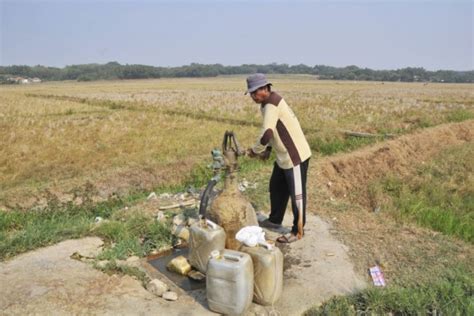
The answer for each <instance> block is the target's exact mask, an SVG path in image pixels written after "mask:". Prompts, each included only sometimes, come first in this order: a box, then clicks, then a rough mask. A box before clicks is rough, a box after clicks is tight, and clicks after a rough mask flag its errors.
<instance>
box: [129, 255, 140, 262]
mask: <svg viewBox="0 0 474 316" xmlns="http://www.w3.org/2000/svg"><path fill="white" fill-rule="evenodd" d="M137 261H140V258H139V257H137V256H131V257H128V258H127V262H129V263H132V262H137Z"/></svg>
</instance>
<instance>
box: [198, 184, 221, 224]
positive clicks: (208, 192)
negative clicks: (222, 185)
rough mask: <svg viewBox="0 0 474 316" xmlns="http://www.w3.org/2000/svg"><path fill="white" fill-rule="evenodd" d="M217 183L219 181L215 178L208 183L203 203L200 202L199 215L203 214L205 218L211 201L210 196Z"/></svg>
mask: <svg viewBox="0 0 474 316" xmlns="http://www.w3.org/2000/svg"><path fill="white" fill-rule="evenodd" d="M216 183H217V180H215V179H212V180H211V181H209V182H208V183H207V187H206V189H205V190H204V192H203V193H202V197H201V203H200V204H199V215H201V216H202V217H203V218H204V217H206V210H207V204H208V203H209V197H210V195H211V193H212V190H213V189H214V186H215V185H216Z"/></svg>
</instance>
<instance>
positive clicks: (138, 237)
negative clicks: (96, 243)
mask: <svg viewBox="0 0 474 316" xmlns="http://www.w3.org/2000/svg"><path fill="white" fill-rule="evenodd" d="M120 213H122V214H123V213H124V212H117V214H114V216H113V217H112V218H111V220H110V221H107V222H105V223H103V224H101V225H99V226H98V227H97V228H96V229H95V230H94V234H95V235H98V236H100V237H102V238H103V239H104V240H105V241H106V243H107V245H108V247H106V249H104V251H103V252H102V253H101V254H100V255H99V256H98V258H97V259H99V260H115V259H126V258H127V257H129V256H133V255H135V256H138V257H143V256H146V255H147V254H148V253H150V252H151V251H152V250H154V249H158V248H160V247H163V246H169V245H171V244H172V243H173V241H174V237H173V235H172V234H171V230H170V225H169V224H167V223H160V222H157V221H155V220H154V218H152V217H151V216H146V215H145V214H141V213H133V214H123V215H125V216H121V215H120Z"/></svg>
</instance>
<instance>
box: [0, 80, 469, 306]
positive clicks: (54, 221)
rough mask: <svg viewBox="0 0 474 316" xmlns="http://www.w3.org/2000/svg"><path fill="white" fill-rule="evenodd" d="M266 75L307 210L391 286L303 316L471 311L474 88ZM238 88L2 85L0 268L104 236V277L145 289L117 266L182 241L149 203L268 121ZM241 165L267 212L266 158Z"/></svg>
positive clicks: (139, 83) (175, 83)
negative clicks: (305, 143)
mask: <svg viewBox="0 0 474 316" xmlns="http://www.w3.org/2000/svg"><path fill="white" fill-rule="evenodd" d="M270 79H271V81H272V82H273V83H274V89H275V90H276V91H278V92H279V93H280V94H282V95H283V96H284V98H285V99H286V100H287V102H288V103H289V104H290V106H291V107H292V108H293V110H294V112H295V113H296V115H297V116H298V118H299V119H300V122H301V124H302V126H303V129H304V130H305V132H306V135H307V138H308V140H309V142H310V145H311V147H312V150H313V154H314V157H313V158H312V160H311V168H310V174H309V177H308V199H309V202H308V209H309V212H311V214H317V215H318V216H319V217H320V218H321V219H322V220H324V221H326V222H328V223H331V225H332V227H333V229H332V230H331V233H332V234H334V235H335V236H336V237H337V238H338V239H340V240H341V241H342V242H343V243H344V244H345V245H347V247H348V253H349V255H350V259H351V261H352V262H353V264H354V266H355V268H356V270H357V272H358V273H359V274H360V275H365V274H366V270H367V268H368V267H370V266H373V265H374V264H380V266H381V267H382V268H383V270H384V272H385V273H386V279H387V282H388V284H389V286H388V287H387V288H386V289H385V290H380V289H379V288H373V287H369V288H368V289H367V290H364V291H361V292H358V293H354V294H353V295H350V296H343V297H338V298H335V299H332V300H329V301H327V302H325V303H324V305H323V306H322V307H321V308H319V307H314V308H312V309H310V310H309V311H308V312H307V315H320V314H323V315H325V314H340V315H346V314H354V313H355V312H354V311H355V310H356V311H357V313H359V314H364V313H366V314H371V313H372V314H390V313H392V314H407V315H411V314H425V313H428V314H437V313H438V311H439V313H441V314H447V315H450V314H472V313H473V312H474V301H473V300H472V295H471V296H469V293H470V294H472V291H473V290H472V289H473V288H474V277H473V275H474V271H473V268H472V264H470V263H471V262H472V261H473V260H474V259H473V258H474V248H473V247H472V242H473V240H474V235H473V233H472V232H473V231H474V230H473V227H474V216H473V214H474V200H473V196H474V191H473V187H474V186H473V183H474V177H473V174H474V173H473V166H474V164H473V157H474V154H473V151H474V147H473V139H474V120H473V118H474V89H473V85H469V84H432V83H430V84H424V83H381V82H349V81H319V80H315V79H314V78H312V77H310V76H282V75H275V76H270ZM244 89H245V77H241V76H235V77H217V78H200V79H160V80H136V81H103V82H81V83H79V82H50V83H42V84H38V85H19V86H0V260H3V259H7V260H9V258H11V257H14V256H16V255H17V254H20V253H23V252H27V251H29V250H33V249H36V248H38V247H42V246H46V245H51V244H54V243H57V242H59V241H62V240H65V239H69V238H79V237H82V236H99V237H101V238H103V239H104V241H105V243H106V247H105V248H104V251H103V253H102V254H101V255H100V256H99V257H98V259H97V258H96V259H97V260H101V259H104V258H105V259H107V260H111V262H110V266H108V267H107V268H106V269H105V270H107V271H109V272H111V271H112V272H113V273H119V274H129V275H132V276H134V277H138V279H140V280H142V281H143V276H140V274H137V273H138V272H139V271H138V272H137V271H129V270H123V269H122V270H121V268H120V267H118V266H117V265H116V264H115V263H114V262H115V261H114V260H116V259H126V258H127V257H129V256H132V255H136V256H139V257H144V256H146V255H147V254H149V253H151V252H152V251H154V250H156V249H158V248H160V247H161V246H163V245H168V246H169V245H171V244H172V243H173V238H174V237H172V235H171V231H170V226H169V225H170V223H168V222H169V221H168V222H166V223H165V224H162V223H160V222H157V221H156V220H155V216H156V214H155V213H156V205H154V204H153V203H152V201H147V200H146V196H147V194H148V193H149V192H150V191H151V190H155V191H156V192H163V191H166V192H173V193H174V192H178V191H179V192H182V190H183V189H184V187H185V186H187V185H188V184H191V183H194V184H195V185H199V186H200V185H203V184H205V182H206V181H207V180H208V179H209V171H207V172H206V170H208V169H207V168H206V166H207V165H208V164H209V163H210V162H211V156H210V150H211V149H212V148H215V147H220V144H221V141H222V136H223V134H224V131H225V130H229V129H231V130H234V131H235V132H236V133H237V136H238V139H239V141H240V143H241V145H242V146H244V147H248V146H250V145H252V144H253V142H254V141H255V140H256V138H257V135H258V133H259V130H260V124H261V114H260V111H259V106H258V105H256V104H254V103H253V102H252V100H251V99H250V98H249V97H248V96H245V95H244V94H243V92H244ZM347 130H350V131H355V132H365V133H371V134H373V135H378V136H377V137H370V138H359V137H353V136H348V135H347V134H346V133H344V131H347ZM388 134H392V135H393V136H394V139H387V138H386V137H385V136H388ZM362 147H364V148H362ZM323 156H324V157H323ZM240 162H241V167H242V170H241V171H242V172H241V174H240V175H241V177H244V176H245V177H247V179H248V180H249V181H250V182H253V183H258V186H255V187H254V189H248V190H247V191H246V192H245V194H246V196H247V197H248V198H249V199H250V201H251V202H252V203H253V204H254V205H255V206H256V209H257V210H259V211H267V210H268V207H269V205H268V204H269V201H268V189H267V188H268V187H267V185H266V184H267V183H268V177H269V174H270V172H271V162H269V163H261V162H258V161H257V162H255V161H253V162H252V161H251V160H249V159H248V158H242V159H241V160H240ZM76 194H78V195H79V196H80V197H81V198H79V199H78V200H77V199H74V197H75V196H76ZM117 195H118V196H120V197H121V198H119V199H117V198H116V196H117ZM58 199H59V201H58ZM71 200H73V201H76V202H78V203H61V202H66V201H71ZM81 202H82V203H81ZM150 203H151V204H150ZM35 206H40V207H35ZM41 206H47V207H45V208H44V209H43V208H41ZM33 207H34V210H33V211H31V210H32V208H33ZM2 209H6V210H7V211H1V210H2ZM25 210H26V211H27V212H25ZM28 210H29V211H28ZM173 214H174V213H173ZM173 214H172V213H169V214H168V213H167V216H168V217H169V218H168V220H170V218H171V216H172V215H173ZM96 216H101V217H103V218H104V219H106V222H105V224H102V225H99V226H97V225H96V224H94V221H95V218H96ZM310 229H311V228H310ZM367 282H370V279H367ZM315 303H316V302H315Z"/></svg>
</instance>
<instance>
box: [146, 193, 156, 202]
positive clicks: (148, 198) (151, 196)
mask: <svg viewBox="0 0 474 316" xmlns="http://www.w3.org/2000/svg"><path fill="white" fill-rule="evenodd" d="M157 198H158V197H157V196H156V193H155V192H151V193H150V195H148V197H147V198H146V199H147V200H156V199H157Z"/></svg>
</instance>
